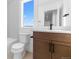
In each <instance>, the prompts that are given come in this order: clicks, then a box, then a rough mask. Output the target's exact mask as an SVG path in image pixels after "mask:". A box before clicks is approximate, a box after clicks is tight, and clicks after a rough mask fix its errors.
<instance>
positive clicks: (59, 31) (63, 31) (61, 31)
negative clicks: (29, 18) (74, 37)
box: [34, 30, 71, 33]
mask: <svg viewBox="0 0 79 59" xmlns="http://www.w3.org/2000/svg"><path fill="white" fill-rule="evenodd" d="M34 31H36V32H51V33H52V32H54V33H71V31H66V30H34Z"/></svg>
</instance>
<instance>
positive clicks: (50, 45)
mask: <svg viewBox="0 0 79 59" xmlns="http://www.w3.org/2000/svg"><path fill="white" fill-rule="evenodd" d="M51 47H52V44H51V43H49V52H51Z"/></svg>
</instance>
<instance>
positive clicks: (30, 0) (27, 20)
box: [21, 0, 34, 27]
mask: <svg viewBox="0 0 79 59" xmlns="http://www.w3.org/2000/svg"><path fill="white" fill-rule="evenodd" d="M33 21H34V0H23V1H22V2H21V25H22V27H32V26H33V24H34V23H33Z"/></svg>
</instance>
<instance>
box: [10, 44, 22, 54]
mask: <svg viewBox="0 0 79 59" xmlns="http://www.w3.org/2000/svg"><path fill="white" fill-rule="evenodd" d="M23 50H24V44H23V43H15V44H13V45H12V48H11V51H12V52H13V53H18V52H22V51H23Z"/></svg>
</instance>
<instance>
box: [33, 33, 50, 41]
mask: <svg viewBox="0 0 79 59" xmlns="http://www.w3.org/2000/svg"><path fill="white" fill-rule="evenodd" d="M34 37H35V38H36V39H37V40H39V39H40V40H50V38H49V33H47V32H34Z"/></svg>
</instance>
